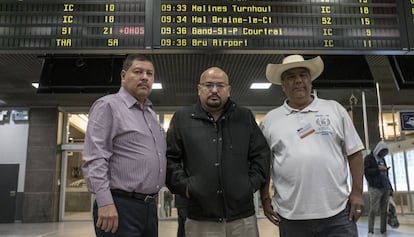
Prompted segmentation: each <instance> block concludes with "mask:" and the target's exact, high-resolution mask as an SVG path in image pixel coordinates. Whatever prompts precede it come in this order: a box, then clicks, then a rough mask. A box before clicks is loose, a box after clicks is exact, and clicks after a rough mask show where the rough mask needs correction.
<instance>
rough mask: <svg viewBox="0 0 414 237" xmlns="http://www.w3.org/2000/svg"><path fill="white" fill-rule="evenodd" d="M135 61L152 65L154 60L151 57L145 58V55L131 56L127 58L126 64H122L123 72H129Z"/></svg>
mask: <svg viewBox="0 0 414 237" xmlns="http://www.w3.org/2000/svg"><path fill="white" fill-rule="evenodd" d="M135 60H138V61H144V62H150V63H152V60H151V59H150V58H149V57H147V56H145V55H142V54H129V55H128V56H127V57H126V58H125V60H124V63H123V64H122V70H125V71H127V70H128V69H129V67H131V65H132V62H133V61H135Z"/></svg>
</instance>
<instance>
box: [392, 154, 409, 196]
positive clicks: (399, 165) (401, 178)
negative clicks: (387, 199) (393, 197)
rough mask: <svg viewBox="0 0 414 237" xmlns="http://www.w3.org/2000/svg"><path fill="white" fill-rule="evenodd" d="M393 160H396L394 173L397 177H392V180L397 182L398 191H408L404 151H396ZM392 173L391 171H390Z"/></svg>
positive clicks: (396, 188)
mask: <svg viewBox="0 0 414 237" xmlns="http://www.w3.org/2000/svg"><path fill="white" fill-rule="evenodd" d="M392 155H393V160H394V172H395V173H394V174H395V177H392V178H393V180H392V181H391V182H394V179H395V182H396V187H395V190H396V191H407V190H408V186H407V173H406V172H405V164H404V152H398V153H394V154H392ZM390 173H391V172H390Z"/></svg>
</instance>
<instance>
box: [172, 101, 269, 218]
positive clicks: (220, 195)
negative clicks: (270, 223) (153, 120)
mask: <svg viewBox="0 0 414 237" xmlns="http://www.w3.org/2000/svg"><path fill="white" fill-rule="evenodd" d="M269 171H270V150H269V147H268V145H267V142H266V140H265V138H264V137H263V134H262V132H261V130H260V129H259V127H258V126H257V124H256V121H255V119H254V117H253V114H252V113H251V111H250V110H248V109H246V108H242V107H238V106H237V105H236V104H235V103H234V102H232V101H231V100H230V99H229V101H228V102H227V103H226V105H225V108H224V112H223V114H222V116H221V117H220V118H219V119H218V120H217V121H214V119H213V117H212V116H211V115H209V113H207V112H206V111H204V110H203V109H202V107H201V104H200V101H199V102H198V103H197V104H195V105H193V106H189V107H185V108H183V109H181V110H179V111H177V112H176V113H175V114H174V116H173V118H172V120H171V123H170V127H169V129H168V132H167V178H166V185H167V187H168V188H169V189H170V190H171V191H172V192H173V193H176V194H179V195H181V196H183V197H186V194H187V193H188V194H189V198H188V200H187V208H188V217H189V218H190V219H194V220H208V221H218V222H221V221H224V220H226V221H232V220H236V219H241V218H245V217H248V216H251V215H254V213H255V209H254V204H253V194H254V192H255V191H257V190H258V189H259V188H260V187H261V186H262V185H264V184H265V183H266V180H267V179H268V177H269Z"/></svg>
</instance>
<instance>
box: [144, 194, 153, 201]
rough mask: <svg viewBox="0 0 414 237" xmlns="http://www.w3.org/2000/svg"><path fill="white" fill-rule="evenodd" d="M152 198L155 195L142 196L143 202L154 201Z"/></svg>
mask: <svg viewBox="0 0 414 237" xmlns="http://www.w3.org/2000/svg"><path fill="white" fill-rule="evenodd" d="M154 199H155V197H154V196H151V195H147V196H145V198H144V202H153V201H154Z"/></svg>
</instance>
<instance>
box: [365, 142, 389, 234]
mask: <svg viewBox="0 0 414 237" xmlns="http://www.w3.org/2000/svg"><path fill="white" fill-rule="evenodd" d="M387 154H388V147H387V144H386V143H385V142H384V141H380V142H378V144H377V145H376V146H375V148H374V150H372V151H371V152H370V153H369V154H368V155H366V156H365V158H364V167H365V168H364V169H365V178H366V179H367V181H368V193H369V204H370V205H369V212H368V234H369V235H371V236H372V235H373V234H374V225H375V215H376V214H377V213H378V211H379V213H380V219H381V222H380V223H381V224H380V232H381V234H385V233H386V232H387V212H388V200H389V197H390V195H391V192H392V188H391V183H390V181H389V179H388V167H387V163H386V162H385V159H384V157H385V156H386V155H387Z"/></svg>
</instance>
